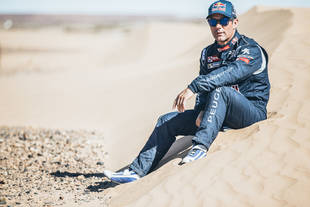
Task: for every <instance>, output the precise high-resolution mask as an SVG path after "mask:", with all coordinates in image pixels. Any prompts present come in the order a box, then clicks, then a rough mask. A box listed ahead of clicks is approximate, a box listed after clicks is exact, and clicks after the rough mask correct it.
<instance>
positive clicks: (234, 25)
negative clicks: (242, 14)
mask: <svg viewBox="0 0 310 207" xmlns="http://www.w3.org/2000/svg"><path fill="white" fill-rule="evenodd" d="M238 23H239V20H238V19H234V20H233V28H234V29H237V27H238Z"/></svg>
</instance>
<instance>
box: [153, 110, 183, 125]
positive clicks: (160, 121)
mask: <svg viewBox="0 0 310 207" xmlns="http://www.w3.org/2000/svg"><path fill="white" fill-rule="evenodd" d="M177 115H178V112H170V113H167V114H164V115H161V116H160V117H159V118H158V120H157V124H156V127H159V126H161V125H163V124H164V123H166V122H167V121H169V120H171V119H172V118H173V117H175V116H177Z"/></svg>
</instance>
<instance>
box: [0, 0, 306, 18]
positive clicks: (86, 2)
mask: <svg viewBox="0 0 310 207" xmlns="http://www.w3.org/2000/svg"><path fill="white" fill-rule="evenodd" d="M231 1H232V2H233V4H234V5H235V7H236V10H237V13H239V14H240V13H243V12H245V11H246V10H248V9H249V8H251V7H252V6H255V5H269V6H278V7H292V6H294V7H310V0H256V1H251V0H231ZM211 2H214V1H213V0H0V13H52V14H60V13H61V14H65V13H70V14H108V15H110V14H117V15H119V14H120V15H122V14H123V15H148V14H149V15H173V16H181V17H204V16H205V15H206V13H207V9H208V6H209V4H210V3H211Z"/></svg>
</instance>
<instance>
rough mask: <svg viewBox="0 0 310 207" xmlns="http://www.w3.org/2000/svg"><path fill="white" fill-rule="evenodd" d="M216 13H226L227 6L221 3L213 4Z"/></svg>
mask: <svg viewBox="0 0 310 207" xmlns="http://www.w3.org/2000/svg"><path fill="white" fill-rule="evenodd" d="M214 11H224V12H226V4H223V3H221V2H217V3H215V4H213V6H212V12H214Z"/></svg>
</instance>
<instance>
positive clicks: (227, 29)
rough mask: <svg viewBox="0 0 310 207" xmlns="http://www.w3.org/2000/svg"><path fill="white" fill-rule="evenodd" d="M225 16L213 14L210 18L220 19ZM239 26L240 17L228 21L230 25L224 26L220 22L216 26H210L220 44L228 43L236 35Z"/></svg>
mask: <svg viewBox="0 0 310 207" xmlns="http://www.w3.org/2000/svg"><path fill="white" fill-rule="evenodd" d="M223 17H225V16H224V15H222V14H212V15H211V17H210V18H213V19H217V20H220V19H222V18H223ZM237 26H238V19H234V20H232V21H229V22H228V25H226V26H223V25H221V24H219V23H217V24H216V26H214V27H212V26H210V29H211V33H212V35H213V37H214V39H215V40H216V41H217V43H218V44H219V45H225V44H227V43H228V42H229V41H230V40H231V39H232V38H233V36H234V34H235V31H236V28H237Z"/></svg>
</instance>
